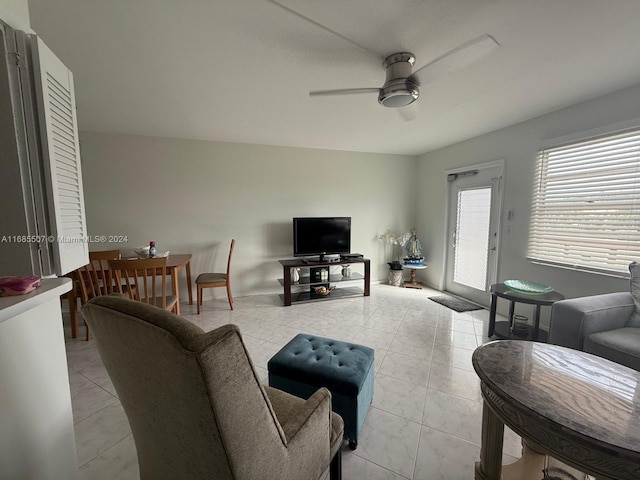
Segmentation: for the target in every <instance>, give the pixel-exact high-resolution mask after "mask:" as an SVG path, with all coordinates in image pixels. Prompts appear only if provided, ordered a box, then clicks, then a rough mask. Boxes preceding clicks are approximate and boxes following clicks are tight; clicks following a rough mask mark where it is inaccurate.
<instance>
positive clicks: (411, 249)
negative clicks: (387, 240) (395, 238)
mask: <svg viewBox="0 0 640 480" xmlns="http://www.w3.org/2000/svg"><path fill="white" fill-rule="evenodd" d="M404 249H405V250H406V251H407V254H408V255H407V256H406V257H404V259H403V260H404V264H405V265H422V262H424V257H423V256H422V246H421V245H420V240H418V232H417V230H416V229H415V228H414V229H412V230H411V235H410V236H409V240H407V242H406V243H405V244H404Z"/></svg>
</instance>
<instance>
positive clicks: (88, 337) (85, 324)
mask: <svg viewBox="0 0 640 480" xmlns="http://www.w3.org/2000/svg"><path fill="white" fill-rule="evenodd" d="M84 326H85V328H86V329H87V342H88V341H89V340H91V330H90V329H89V324H88V323H87V322H86V320H85V322H84Z"/></svg>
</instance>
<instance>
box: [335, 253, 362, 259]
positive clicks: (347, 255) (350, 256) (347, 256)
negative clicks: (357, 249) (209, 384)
mask: <svg viewBox="0 0 640 480" xmlns="http://www.w3.org/2000/svg"><path fill="white" fill-rule="evenodd" d="M363 257H364V255H362V254H361V253H341V254H340V258H342V259H343V260H354V259H357V258H363Z"/></svg>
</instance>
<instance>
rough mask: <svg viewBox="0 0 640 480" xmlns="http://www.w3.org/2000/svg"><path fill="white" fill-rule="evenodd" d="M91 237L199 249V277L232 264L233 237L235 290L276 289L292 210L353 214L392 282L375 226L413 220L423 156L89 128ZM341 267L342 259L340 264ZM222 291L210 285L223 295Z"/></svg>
mask: <svg viewBox="0 0 640 480" xmlns="http://www.w3.org/2000/svg"><path fill="white" fill-rule="evenodd" d="M80 137H81V142H80V143H81V155H82V170H83V181H84V193H85V204H86V210H87V225H88V231H89V234H90V235H127V236H128V240H129V241H128V244H111V245H98V244H94V245H91V246H90V250H100V249H103V248H111V247H115V248H120V249H127V248H134V247H137V246H142V245H148V242H149V241H150V240H154V241H155V242H156V245H157V247H158V250H160V251H164V250H170V251H171V252H174V253H187V252H189V253H192V254H193V255H194V257H193V260H192V263H191V270H192V275H193V278H194V279H195V276H196V275H197V274H198V273H200V272H205V271H209V272H210V271H221V270H223V269H224V268H225V265H226V257H227V253H228V248H229V243H230V241H231V238H235V239H236V242H237V243H236V251H235V253H234V260H233V274H232V284H233V290H234V295H238V296H243V295H249V294H255V293H266V292H269V293H275V292H280V291H281V287H280V286H279V284H278V282H277V279H278V278H279V277H281V276H282V269H281V266H280V264H279V263H278V259H280V258H290V257H291V256H292V253H293V247H292V225H291V219H292V217H294V216H350V217H352V238H351V249H352V251H354V252H360V253H363V254H364V255H365V256H367V257H369V258H371V260H372V267H371V268H372V279H373V280H384V281H386V277H387V271H388V267H387V266H386V263H385V262H387V261H388V260H389V259H387V258H384V248H383V244H382V243H381V242H380V241H379V240H376V239H375V236H376V234H379V233H382V232H383V231H384V230H386V229H387V228H392V229H396V230H408V229H409V228H411V227H412V226H413V221H414V219H415V215H416V212H415V206H414V205H415V202H414V198H415V195H416V179H415V172H416V168H417V167H416V163H417V159H416V158H415V157H407V156H401V155H381V154H366V153H353V152H339V151H326V150H312V149H301V148H289V147H271V146H260V145H247V144H233V143H222V142H208V141H196V140H180V139H168V138H156V137H141V136H131V135H112V134H104V133H90V132H83V133H81V135H80ZM336 268H337V267H336ZM223 290H224V289H210V290H209V292H208V293H209V294H210V295H211V294H213V295H214V296H216V297H219V298H220V297H224V295H225V293H224V291H223Z"/></svg>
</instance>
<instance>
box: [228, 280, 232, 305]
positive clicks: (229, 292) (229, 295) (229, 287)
mask: <svg viewBox="0 0 640 480" xmlns="http://www.w3.org/2000/svg"><path fill="white" fill-rule="evenodd" d="M227 300H229V307H230V308H231V310H233V297H232V296H231V285H229V283H227Z"/></svg>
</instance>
